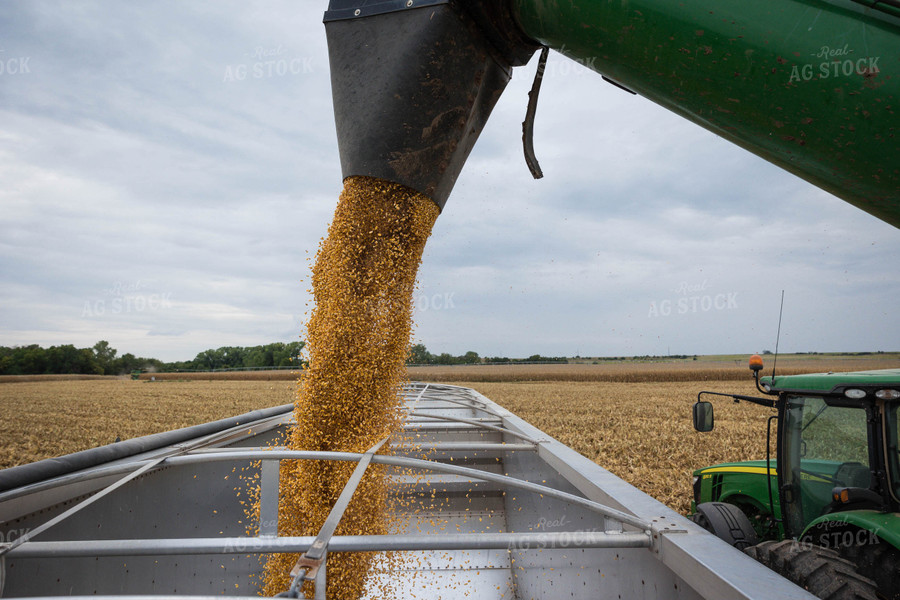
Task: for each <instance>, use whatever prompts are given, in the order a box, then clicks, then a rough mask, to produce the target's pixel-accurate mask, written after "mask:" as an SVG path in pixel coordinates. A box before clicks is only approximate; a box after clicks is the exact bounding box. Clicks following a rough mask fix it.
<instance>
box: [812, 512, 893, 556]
mask: <svg viewBox="0 0 900 600" xmlns="http://www.w3.org/2000/svg"><path fill="white" fill-rule="evenodd" d="M847 525H853V526H855V527H859V528H860V529H862V530H865V531H871V532H872V533H874V534H875V535H877V536H878V537H880V538H881V539H883V540H884V541H885V542H887V543H888V544H891V545H892V546H894V547H895V548H898V549H900V513H882V512H878V511H875V510H852V511H844V512H834V513H831V514H828V515H824V516H822V517H819V518H818V519H816V520H815V521H813V522H811V523H810V524H809V526H808V527H807V528H806V530H805V531H804V532H803V535H802V536H800V539H801V540H804V539H805V540H808V541H810V542H812V543H814V544H818V545H820V546H826V547H838V546H839V545H841V544H843V545H850V544H848V543H847V542H846V540H844V539H842V538H843V537H844V535H845V534H844V533H843V529H844V528H845V527H846V526H847ZM852 541H853V542H855V543H857V544H858V543H861V542H863V541H864V540H860V539H854V540H852Z"/></svg>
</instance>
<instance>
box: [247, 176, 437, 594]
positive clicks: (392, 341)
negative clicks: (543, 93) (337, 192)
mask: <svg viewBox="0 0 900 600" xmlns="http://www.w3.org/2000/svg"><path fill="white" fill-rule="evenodd" d="M437 216H438V208H437V206H436V205H435V204H434V203H433V202H432V201H431V200H429V199H428V198H427V197H425V196H422V195H421V194H418V193H417V192H414V191H413V190H410V189H409V188H406V187H404V186H401V185H398V184H392V183H388V182H385V181H381V180H376V179H371V178H364V177H352V178H348V179H347V180H346V181H345V185H344V190H343V193H342V194H341V197H340V201H339V202H338V206H337V210H336V211H335V215H334V220H333V222H332V224H331V227H330V228H329V231H328V237H327V238H326V239H325V240H324V241H323V242H322V243H321V245H320V247H319V252H318V255H317V258H316V264H315V267H314V268H313V275H312V284H313V297H314V300H315V307H314V309H313V310H312V313H311V315H310V319H309V322H308V324H307V341H308V346H307V349H308V351H309V363H310V364H309V368H308V369H306V370H304V371H303V372H302V373H301V382H300V388H299V393H298V397H297V400H296V403H295V416H296V421H297V425H296V427H295V428H294V429H293V431H292V433H291V435H290V438H289V440H288V444H289V446H290V447H291V448H293V449H298V450H322V451H342V452H365V451H366V450H368V449H369V448H371V447H372V446H374V445H375V444H376V443H378V442H379V441H380V440H382V439H384V438H386V437H389V436H390V435H391V434H392V432H393V431H395V430H396V426H397V425H398V423H399V419H400V413H399V401H398V400H399V398H398V389H399V385H400V383H401V381H402V380H403V378H404V376H405V366H404V363H405V359H406V356H407V352H408V348H409V338H410V331H411V327H412V295H413V292H414V289H415V279H416V271H417V270H418V266H419V263H420V261H421V257H422V251H423V249H424V247H425V242H426V240H427V239H428V236H429V235H430V233H431V228H432V226H433V225H434V221H435V219H436V218H437ZM385 450H386V448H383V450H382V451H385ZM354 468H355V463H349V462H333V463H328V462H325V461H290V462H288V461H284V462H283V463H282V471H281V498H280V506H279V534H280V535H292V536H304V535H306V536H314V535H316V534H317V533H318V531H319V529H320V528H321V526H322V524H323V523H324V521H325V518H326V517H327V515H328V512H329V511H330V509H331V507H332V506H333V504H334V503H335V501H336V500H337V498H338V496H339V495H340V493H341V490H342V489H343V486H344V484H345V483H346V481H347V479H348V478H349V477H350V474H351V473H352V472H353V469H354ZM387 498H388V492H387V484H386V475H385V471H384V469H382V468H379V467H374V466H373V467H370V468H369V469H368V470H367V474H366V476H365V477H364V478H363V481H362V482H361V484H360V486H359V488H358V489H357V492H356V494H355V495H354V497H353V500H352V502H351V503H350V506H349V507H348V509H347V511H346V513H345V514H344V517H343V518H342V519H341V523H340V525H339V527H338V529H337V531H336V532H335V533H336V535H346V534H354V535H377V534H384V533H387V530H388V521H387V515H386V512H385V510H384V509H385V504H386V502H387ZM373 558H374V557H373V555H371V554H366V553H343V554H331V555H329V557H328V584H327V586H328V589H327V595H328V597H329V598H334V599H339V598H348V599H349V598H358V597H359V596H360V595H361V594H362V592H363V589H364V586H365V581H366V573H367V571H368V569H369V567H370V565H371V563H372V561H373ZM296 560H297V556H296V555H287V554H276V555H272V556H270V557H268V560H267V561H266V565H265V571H264V581H263V584H264V585H263V588H264V589H263V593H264V594H267V595H274V594H275V593H278V592H282V591H284V590H285V589H287V587H288V585H289V584H290V576H289V572H290V570H291V568H292V567H293V565H294V564H295V562H296ZM307 585H309V584H307ZM305 592H307V593H312V586H311V585H309V587H308V588H306V589H305Z"/></svg>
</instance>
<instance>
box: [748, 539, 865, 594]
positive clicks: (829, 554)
mask: <svg viewBox="0 0 900 600" xmlns="http://www.w3.org/2000/svg"><path fill="white" fill-rule="evenodd" d="M744 552H746V553H747V554H749V555H750V556H752V557H753V558H755V559H756V560H757V561H759V562H761V563H762V564H764V565H766V566H767V567H769V568H770V569H772V570H773V571H775V572H776V573H778V574H779V575H781V576H782V577H784V578H785V579H789V580H790V581H793V582H794V583H796V584H797V585H799V586H800V587H802V588H804V589H806V590H807V591H809V592H810V593H811V594H813V595H815V596H818V597H819V598H822V600H878V596H877V594H876V587H875V582H874V581H872V580H871V579H867V578H865V577H863V576H862V575H860V574H859V572H858V571H857V569H856V565H855V564H853V563H852V562H850V561H849V560H846V559H843V558H841V556H840V555H839V554H838V553H837V552H835V551H834V550H829V549H828V548H823V547H821V546H815V545H813V544H801V543H799V542H796V541H794V540H784V541H782V542H762V543H760V544H757V545H756V546H752V547H750V548H747V549H746V550H744Z"/></svg>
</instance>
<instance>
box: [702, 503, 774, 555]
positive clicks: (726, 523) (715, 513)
mask: <svg viewBox="0 0 900 600" xmlns="http://www.w3.org/2000/svg"><path fill="white" fill-rule="evenodd" d="M691 520H692V521H694V523H696V524H697V525H699V526H700V527H702V528H703V529H705V530H707V531H708V532H710V533H713V534H715V536H716V537H717V538H719V539H721V540H724V541H726V542H728V543H729V544H731V545H732V546H734V547H735V548H737V549H738V550H744V549H746V548H749V547H750V546H753V545H755V544H756V543H757V542H758V541H759V537H758V536H757V535H756V530H755V529H754V528H753V523H751V522H750V519H749V518H747V515H746V514H744V511H742V510H741V509H740V508H738V507H737V506H735V505H734V504H728V503H727V502H704V503H703V504H700V505H698V506H697V512H695V513H694V514H693V515H692V516H691Z"/></svg>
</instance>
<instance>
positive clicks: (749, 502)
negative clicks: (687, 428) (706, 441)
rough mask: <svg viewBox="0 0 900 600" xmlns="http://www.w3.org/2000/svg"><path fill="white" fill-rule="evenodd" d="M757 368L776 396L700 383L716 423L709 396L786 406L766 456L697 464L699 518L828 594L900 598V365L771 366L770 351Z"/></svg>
mask: <svg viewBox="0 0 900 600" xmlns="http://www.w3.org/2000/svg"><path fill="white" fill-rule="evenodd" d="M750 368H751V369H752V370H753V375H754V379H755V380H756V387H757V389H759V390H760V392H761V393H763V394H765V395H767V396H769V397H766V398H759V397H754V396H742V395H737V394H721V393H717V392H700V394H699V395H698V397H697V403H696V404H694V408H693V419H694V428H695V429H696V430H697V431H704V432H705V431H711V430H712V429H713V424H714V420H713V407H712V404H711V403H710V402H708V401H705V400H704V399H703V397H704V396H726V397H729V398H731V399H733V400H734V401H735V402H741V401H745V402H751V403H754V404H758V405H761V406H764V407H767V408H771V409H774V413H773V414H772V416H771V417H770V418H769V422H768V425H769V427H768V432H767V444H766V448H767V450H766V453H767V456H766V460H756V461H747V462H738V463H723V464H719V465H713V466H710V467H706V468H703V469H698V470H696V471H694V500H693V502H692V503H691V512H692V514H691V518H692V519H693V520H694V521H695V522H696V523H698V524H700V525H701V526H703V527H705V528H706V529H708V530H709V531H712V532H713V533H715V534H716V535H717V536H718V537H720V538H722V539H724V540H725V541H727V542H728V543H730V544H732V545H733V546H735V547H737V548H739V549H742V550H744V551H745V552H747V553H748V554H750V555H751V556H753V557H755V558H756V559H757V560H759V561H761V562H763V563H765V564H767V565H768V566H769V567H771V568H773V569H774V570H776V571H778V572H779V573H781V574H782V575H784V576H785V577H787V578H788V579H791V580H793V581H794V582H795V583H798V584H800V585H802V586H803V587H806V588H807V589H808V590H809V591H810V592H812V593H813V594H816V595H817V596H819V597H821V598H829V599H835V600H837V599H844V598H877V597H880V598H887V599H889V600H900V512H898V511H900V446H898V441H897V438H898V430H900V369H888V370H883V371H867V372H859V373H822V374H814V375H789V376H778V377H775V376H774V375H773V376H772V377H762V378H760V377H759V371H760V370H761V369H762V360H761V359H760V358H759V356H753V357H752V358H751V359H750ZM773 421H775V422H776V424H777V428H776V429H777V432H776V434H775V435H776V444H775V446H776V456H775V457H774V459H773V458H772V457H771V456H770V455H769V454H770V450H769V448H770V447H771V444H770V443H769V442H770V441H771V435H772V422H773Z"/></svg>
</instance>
